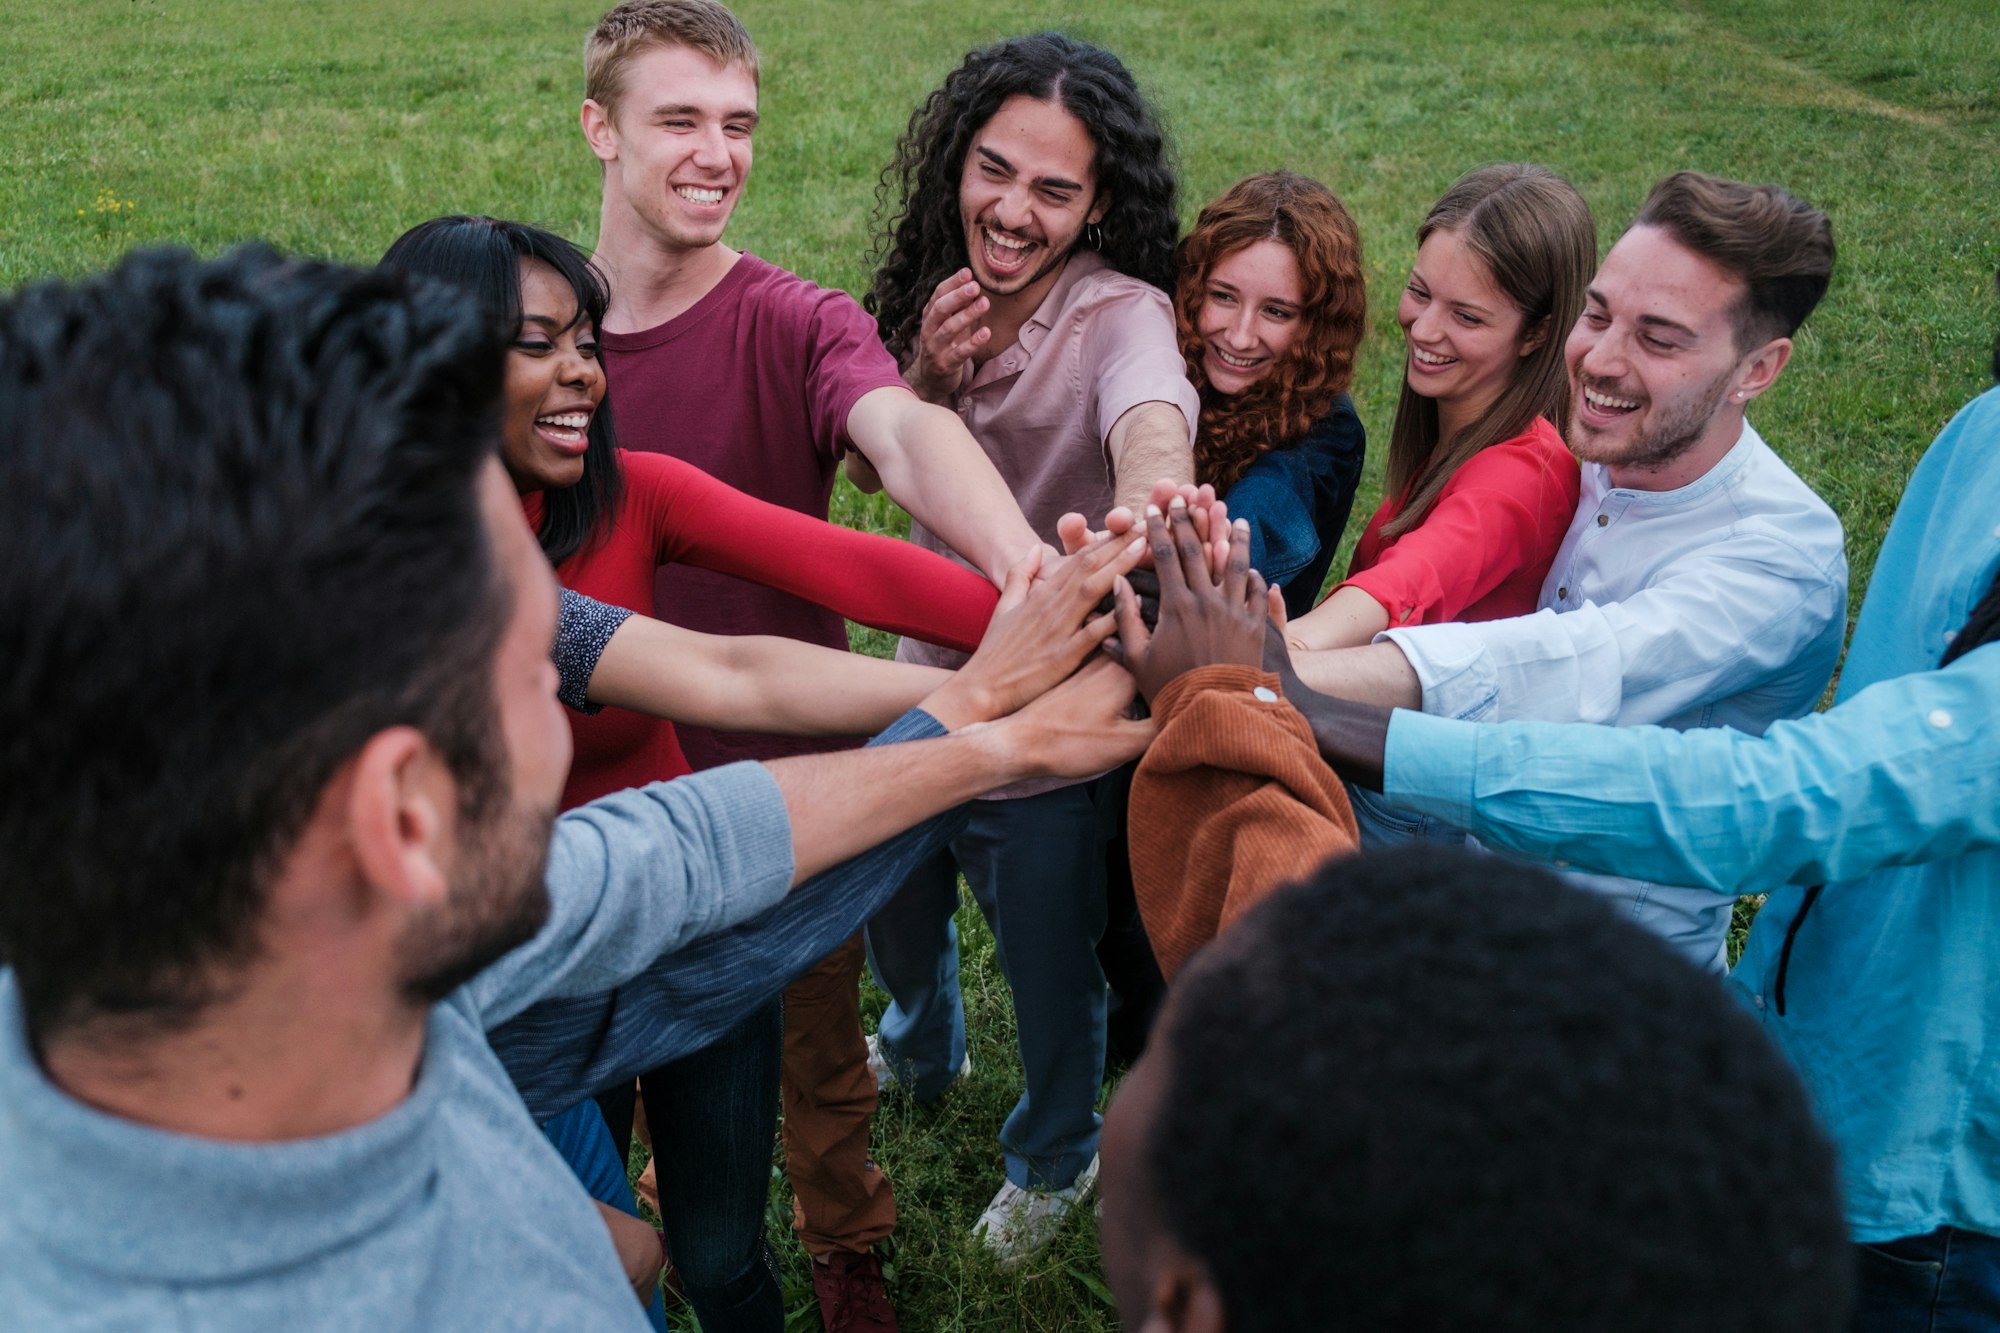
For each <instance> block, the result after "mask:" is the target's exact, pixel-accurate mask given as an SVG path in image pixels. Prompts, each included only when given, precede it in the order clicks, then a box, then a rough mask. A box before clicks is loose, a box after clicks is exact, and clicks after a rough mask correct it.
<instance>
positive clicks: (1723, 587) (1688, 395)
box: [1296, 172, 1847, 971]
mask: <svg viewBox="0 0 2000 1333" xmlns="http://www.w3.org/2000/svg"><path fill="white" fill-rule="evenodd" d="M1832 268H1833V242H1832V235H1831V232H1830V229H1829V227H1828V224H1827V220H1826V216H1825V214H1823V213H1821V212H1819V211H1818V210H1817V209H1813V208H1811V207H1809V206H1807V205H1806V204H1804V203H1802V202H1801V201H1799V200H1797V199H1794V198H1793V197H1792V196H1790V195H1789V194H1787V193H1785V192H1784V191H1783V190H1781V189H1779V188H1777V187H1776V186H1770V185H1756V186H1752V185H1744V184H1741V183H1738V182H1734V181H1723V180H1717V179H1715V178H1712V177H1707V176H1700V175H1697V174H1695V173H1693V172H1680V173H1677V174H1675V175H1672V176H1669V177H1667V178H1666V179H1665V180H1663V181H1661V182H1660V183H1659V184H1658V185H1656V186H1655V187H1654V188H1653V191H1652V193H1651V194H1650V195H1649V196H1648V197H1647V200H1646V203H1645V205H1644V206H1643V207H1642V208H1641V210H1640V212H1639V216H1638V219H1637V220H1636V221H1635V222H1634V223H1633V224H1632V226H1631V227H1630V228H1629V229H1628V230H1627V231H1626V232H1625V234H1624V235H1623V236H1622V237H1620V238H1619V240H1618V242H1617V244H1616V245H1614V246H1613V247H1612V249H1611V252H1610V253H1609V254H1608V255H1607V256H1606V257H1605V260H1604V263H1603V265H1602V267H1601V268H1600V269H1599V271H1598V273H1597V276H1596V277H1595V278H1594V279H1593V280H1592V282H1591V285H1590V288H1589V293H1588V299H1587V303H1586V305H1585V307H1584V313H1583V316H1582V317H1581V318H1580V319H1579V320H1578V321H1577V324H1576V327H1575V328H1574V329H1573V330H1572V331H1571V332H1570V335H1569V340H1568V346H1567V348H1566V355H1567V360H1568V365H1569V382H1570V394H1571V401H1570V412H1569V418H1568V422H1567V425H1566V429H1565V435H1566V438H1567V439H1568V441H1569V444H1570V447H1571V448H1572V449H1573V450H1574V451H1575V452H1576V454H1577V456H1578V457H1579V458H1580V459H1581V460H1582V461H1583V464H1584V466H1583V476H1582V483H1583V484H1582V493H1581V496H1580V498H1579V501H1578V505H1577V511H1576V516H1575V519H1574V520H1573V521H1572V522H1571V524H1570V528H1569V532H1568V534H1567V535H1566V536H1565V538H1564V540H1563V544H1562V546H1561V548H1560V550H1559V551H1558V552H1557V554H1556V558H1555V560H1554V562H1553V563H1552V564H1551V566H1550V567H1549V571H1548V575H1547V578H1546V579H1545V581H1544V583H1543V585H1542V592H1541V598H1540V609H1539V610H1538V611H1537V612H1535V613H1534V614H1533V615H1528V616H1520V617H1515V618H1512V619H1506V620H1495V621H1485V622H1481V623H1476V624H1440V625H1423V626H1416V627H1411V628H1398V629H1391V630H1389V631H1387V632H1386V633H1385V634H1384V635H1382V636H1381V638H1380V640H1378V642H1377V643H1375V644H1373V645H1370V646H1368V647H1364V648H1354V649H1346V650H1335V651H1331V652H1314V653H1308V652H1300V653H1298V654H1296V657H1297V659H1298V660H1297V663H1296V665H1297V669H1298V672H1299V675H1300V676H1301V677H1302V678H1303V679H1304V680H1305V681H1306V683H1307V684H1309V685H1311V686H1312V687H1313V688H1315V689H1318V690H1323V691H1326V692H1328V693H1333V694H1339V695H1342V696H1343V697H1347V698H1354V699H1363V700H1368V701H1371V702H1375V703H1380V704H1389V705H1394V706H1400V707H1407V708H1417V707H1421V708H1422V709H1423V711H1424V712H1426V713H1429V714H1434V715H1438V716H1442V717H1455V718H1466V719H1477V720H1483V721H1505V720H1509V719H1537V720H1542V721H1562V722H1598V723H1605V724H1608V725H1613V726H1631V725H1634V724H1641V723H1659V724H1661V725H1665V726H1669V727H1674V728H1676V729H1681V728H1687V727H1700V726H1712V725H1727V726H1731V727H1735V728H1737V729H1739V730H1742V731H1747V732H1750V733H1753V734H1755V733H1758V732H1761V731H1763V729H1764V728H1765V727H1767V726H1769V725H1770V724H1771V723H1772V722H1774V721H1776V720H1777V719H1779V718H1786V717H1799V716H1802V715H1804V714H1805V713H1808V712H1810V711H1812V709H1813V707H1814V705H1815V704H1817V703H1818V701H1819V698H1820V695H1821V693H1822V692H1823V691H1824V690H1825V688H1826V683H1827V681H1828V680H1829V679H1830V678H1831V676H1832V673H1833V667H1834V663H1835V662H1836V661H1837V660H1838V659H1839V656H1840V642H1841V636H1842V634H1843V632H1844V630H1845V628H1846V612H1847V563H1846V558H1845V555H1844V553H1843V551H1842V542H1841V530H1840V522H1839V520H1838V519H1837V518H1836V517H1835V516H1834V513H1833V511H1832V510H1831V509H1829V508H1828V507H1827V505H1826V504H1825V503H1824V502H1823V501H1822V500H1821V499H1820V498H1819V497H1818V496H1817V495H1815V494H1814V493H1813V491H1812V489H1811V488H1810V487H1808V486H1807V485H1806V484H1805V483H1804V482H1803V481H1801V480H1800V479H1799V477H1798V476H1797V475H1796V474H1794V473H1793V472H1792V470H1791V469H1790V468H1789V467H1787V466H1786V465H1785V463H1784V461H1783V460H1782V459H1780V458H1779V457H1778V456H1777V454H1776V453H1774V452H1773V451H1772V450H1771V449H1770V447H1769V446H1768V445H1766V444H1765V443H1764V441H1763V439H1762V437H1760V436H1759V435H1758V433H1757V431H1756V430H1755V429H1754V428H1753V427H1752V426H1751V425H1750V423H1749V422H1748V421H1746V420H1745V419H1744V412H1745V410H1746V408H1747V405H1748V404H1749V403H1750V402H1752V401H1754V400H1755V399H1756V398H1758V397H1759V396H1760V395H1761V394H1763V393H1764V392H1765V390H1767V389H1769V388H1770V387H1771V385H1772V384H1773V383H1774V382H1775V381H1776V379H1777V378H1778V376H1779V374H1780V373H1781V372H1782V371H1783V369H1784V368H1785V366H1786V364H1787V363H1788V361H1789V360H1790V357H1791V352H1792V334H1793V333H1794V332H1795V331H1796V330H1797V328H1798V326H1799V324H1800V322H1801V321H1802V320H1804V319H1805V317H1806V316H1807V314H1809V313H1810V312H1811V310H1812V309H1813V307H1814V306H1815V305H1816V304H1817V302H1818V301H1819V298H1820V296H1821V295H1822V294H1823V293H1824V292H1825V290H1826V285H1827V282H1828V279H1829V277H1830V275H1831V273H1832ZM1355 807H1356V814H1357V816H1358V817H1359V818H1360V822H1361V826H1362V831H1363V835H1364V841H1366V840H1368V839H1369V835H1370V833H1371V832H1373V831H1376V830H1383V829H1394V828H1396V827H1398V823H1397V815H1396V811H1395V809H1394V808H1393V804H1392V803H1381V802H1377V801H1375V800H1374V799H1373V797H1372V796H1371V795H1370V794H1368V793H1366V792H1362V793H1358V794H1357V795H1356V798H1355ZM1403 826H1404V827H1406V828H1407V827H1408V826H1409V822H1408V821H1405V823H1404V825H1403ZM1572 878H1573V879H1574V880H1576V881H1577V882H1579V883H1580V884H1582V885H1583V887H1586V888H1589V889H1591V890H1593V891H1595V892H1599V893H1604V894H1607V895H1609V896H1611V897H1613V898H1614V899H1616V900H1617V901H1619V902H1620V903H1622V904H1624V905H1625V907H1626V908H1627V910H1628V911H1629V913H1630V915H1631V916H1632V917H1633V919H1635V920H1637V921H1639V922H1640V923H1641V924H1642V925H1645V926H1647V927H1648V928H1649V929H1651V930H1653V931H1654V932H1656V933H1657V934H1659V935H1661V936H1663V937H1665V938H1666V939H1667V941H1668V942H1669V943H1670V944H1672V945H1674V947H1675V948H1677V949H1678V950H1680V951H1681V953H1682V954H1683V955H1685V956H1686V957H1688V958H1690V959H1692V960H1693V961H1694V962H1696V963H1697V964H1698V965H1700V966H1704V967H1708V968H1710V969H1712V970H1715V971H1720V970H1721V969H1722V967H1723V941H1724V936H1725V934H1726V932H1727V929H1728V925H1729V909H1730V904H1729V902H1728V900H1727V899H1724V898H1718V897H1716V896H1715V895H1713V894H1709V893H1702V892H1697V891H1693V890H1689V889H1686V888H1682V887H1677V886H1673V885H1669V884H1662V883H1657V882H1652V881H1651V880H1650V879H1648V878H1639V877H1631V878H1625V877H1609V876H1602V875H1583V874H1572Z"/></svg>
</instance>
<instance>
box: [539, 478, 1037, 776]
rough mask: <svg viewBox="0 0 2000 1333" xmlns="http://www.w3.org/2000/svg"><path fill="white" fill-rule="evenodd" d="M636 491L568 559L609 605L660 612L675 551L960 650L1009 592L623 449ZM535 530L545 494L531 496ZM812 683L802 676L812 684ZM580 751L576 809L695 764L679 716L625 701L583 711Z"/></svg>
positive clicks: (887, 542)
mask: <svg viewBox="0 0 2000 1333" xmlns="http://www.w3.org/2000/svg"><path fill="white" fill-rule="evenodd" d="M619 466H620V467H621V468H622V469H623V471H624V476H625V490H624V495H623V497H622V498H621V500H620V501H619V505H618V509H617V512H616V514H615V515H614V516H613V521H612V523H611V527H610V530H609V531H608V532H602V531H600V532H598V533H593V534H592V538H591V540H590V541H588V542H586V543H585V544H584V547H583V549H582V550H580V551H578V552H577V553H576V554H575V555H573V556H571V557H570V558H569V559H567V560H565V561H564V562H563V563H562V564H561V565H559V566H557V567H556V577H557V578H559V579H560V580H561V581H562V583H563V585H564V586H565V587H569V588H574V589H575V590H576V591H578V592H580V593H583V594H585V595H586V596H590V597H595V598H597V599H598V600H599V601H601V602H609V603H612V604H613V605H616V606H623V607H627V608H629V609H631V610H633V611H637V612H639V613H640V614H641V615H651V614H652V613H653V575H654V572H655V571H656V570H657V569H658V568H659V567H660V566H661V565H664V564H666V563H668V562H669V561H680V562H682V563H685V564H690V565H699V566H701V567H703V568H705V569H712V570H716V571H718V572H720V573H724V574H730V575H734V576H735V577H737V578H741V579H747V580H749V581H751V582H753V583H761V584H764V585H765V586H767V587H771V588H777V589H780V590H782V591H784V592H788V593H791V594H793V595H795V596H798V597H803V598H806V599H807V600H809V601H814V602H818V603H819V604H820V605H822V606H825V607H828V608H829V609H831V610H833V611H837V612H838V613H840V614H841V615H843V616H845V617H847V618H848V619H850V620H858V621H860V622H861V623H862V624H864V625H872V626H874V627H876V628H877V629H884V630H888V631H889V632H890V633H892V634H908V635H913V636H915V637H917V638H921V639H926V640H929V641H931V642H933V643H940V644H944V645H947V646H949V647H953V648H962V649H968V650H969V649H971V648H974V647H976V646H977V645H978V643H979V636H980V635H981V634H982V633H984V632H985V629H986V622H987V621H988V620H989V619H991V618H992V615H993V606H994V603H995V602H996V601H998V599H999V594H998V593H997V592H996V591H995V590H994V588H993V585H992V584H990V583H988V582H987V581H986V580H985V579H983V578H980V577H979V576H978V575H977V574H974V573H972V572H971V571H969V570H967V569H965V568H964V567H962V566H960V565H957V564H954V563H952V562H951V561H949V560H946V559H944V558H943V557H941V556H937V555H933V554H932V553H931V552H929V551H926V550H924V549H922V548H921V547H918V546H913V545H911V544H910V543H909V542H902V541H896V540H895V539H894V538H890V537H880V536H876V535H874V534H872V533H866V532H856V531H854V530H853V529H851V528H843V527H840V526H838V525H837V524H833V523H827V522H824V521H822V520H820V519H817V518H812V517H810V516H808V515H805V514H801V513H799V512H798V511H797V510H793V509H786V508H784V507H783V506H782V505H774V504H767V503H766V502H764V501H762V500H759V499H756V498H754V497H752V496H748V495H745V494H744V493H743V492H741V491H739V490H736V489H735V488H734V487H731V486H727V485H725V484H723V483H722V482H719V481H717V480H716V479H715V478H713V477H711V476H709V475H708V474H707V473H706V472H703V471H702V470H701V469H699V468H697V467H695V466H694V465H693V464H690V463H685V462H683V461H681V460H680V459H678V458H673V457H670V456H668V455H666V454H654V453H634V452H630V451H626V450H620V451H619ZM521 507H522V510H523V511H524V512H525V514H526V515H527V519H528V526H529V527H530V528H539V527H540V526H541V521H542V493H541V492H540V491H533V492H530V493H529V494H527V495H524V496H522V497H521ZM813 686H814V682H813V681H812V680H811V679H802V680H800V681H799V683H798V687H799V689H801V690H810V689H812V688H813ZM569 717H570V728H571V731H572V733H573V734H574V736H575V739H576V756H575V758H574V759H573V760H572V761H571V763H570V771H569V782H568V784H567V785H566V786H565V787H564V788H563V797H562V803H563V809H565V810H567V809H569V808H570V807H572V806H576V805H581V804H583V803H584V802H585V801H591V800H595V799H596V798H597V797H599V796H603V795H605V794H606V793H607V792H614V791H622V790H624V789H625V788H627V787H636V786H640V785H642V784H644V783H647V782H657V781H660V780H662V779H665V778H674V777H679V776H680V775H681V774H683V773H686V772H688V771H689V769H688V762H687V759H686V757H685V756H684V755H682V753H681V747H680V742H679V741H678V740H677V739H676V738H675V736H674V728H673V724H672V723H670V722H667V721H665V720H663V719H660V718H655V717H648V716H646V715H645V714H643V713H633V712H629V711H627V710H625V709H622V708H606V709H605V710H604V711H603V712H601V713H598V714H596V715H595V716H592V717H585V716H583V715H581V714H577V713H571V714H570V715H569Z"/></svg>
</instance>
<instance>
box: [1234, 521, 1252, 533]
mask: <svg viewBox="0 0 2000 1333" xmlns="http://www.w3.org/2000/svg"><path fill="white" fill-rule="evenodd" d="M1233 526H1234V527H1235V528H1236V530H1237V531H1238V532H1248V531H1250V520H1249V519H1247V518H1239V519H1237V520H1236V522H1235V524H1234V525H1233Z"/></svg>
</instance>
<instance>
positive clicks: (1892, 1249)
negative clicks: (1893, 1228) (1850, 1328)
mask: <svg viewBox="0 0 2000 1333" xmlns="http://www.w3.org/2000/svg"><path fill="white" fill-rule="evenodd" d="M1854 1278H1855V1282H1854V1333H1975V1331H1977V1333H1987V1330H1991V1329H1995V1328H2000V1237H1995V1236H1986V1235H1981V1234H1980V1233H1979V1232H1976V1231H1964V1230H1960V1229H1959V1228H1957V1227H1941V1228H1939V1229H1938V1230H1936V1231H1933V1232H1931V1233H1930V1234H1929V1235H1925V1236H1905V1237H1903V1238H1902V1239H1900V1240H1890V1241H1882V1242H1880V1243H1877V1244H1872V1245H1868V1244H1862V1245H1856V1246H1855V1247H1854Z"/></svg>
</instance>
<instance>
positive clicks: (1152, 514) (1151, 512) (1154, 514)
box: [1146, 505, 1160, 518]
mask: <svg viewBox="0 0 2000 1333" xmlns="http://www.w3.org/2000/svg"><path fill="white" fill-rule="evenodd" d="M1159 516H1160V507H1159V506H1158V505H1147V506H1146V517H1147V518H1158V517H1159Z"/></svg>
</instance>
